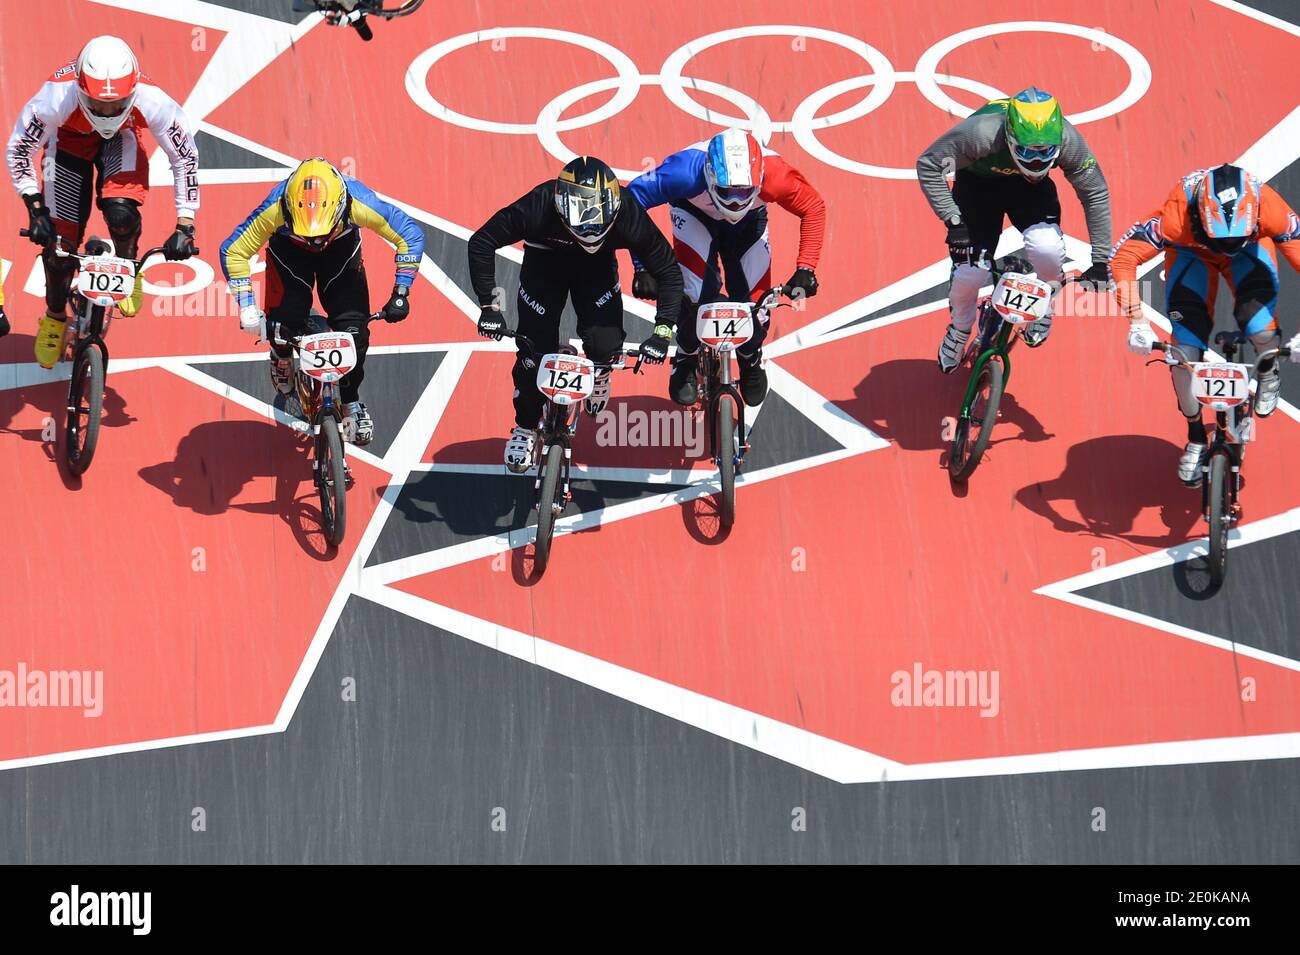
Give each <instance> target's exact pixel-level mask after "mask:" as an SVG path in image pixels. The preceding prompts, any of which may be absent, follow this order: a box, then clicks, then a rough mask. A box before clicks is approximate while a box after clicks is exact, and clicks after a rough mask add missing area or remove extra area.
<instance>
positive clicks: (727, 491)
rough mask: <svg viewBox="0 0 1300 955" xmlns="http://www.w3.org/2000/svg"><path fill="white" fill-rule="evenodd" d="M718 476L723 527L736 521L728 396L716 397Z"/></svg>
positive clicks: (733, 435)
mask: <svg viewBox="0 0 1300 955" xmlns="http://www.w3.org/2000/svg"><path fill="white" fill-rule="evenodd" d="M717 428H718V435H717V438H718V443H717V448H718V477H719V479H720V480H721V482H722V496H721V501H720V504H721V507H720V509H719V515H720V517H721V520H722V526H723V527H730V526H731V525H732V524H734V523H735V522H736V452H737V451H738V450H739V448H738V446H737V444H736V408H735V406H734V405H733V404H732V403H731V398H730V396H728V395H726V394H723V395H722V397H721V398H719V399H718V417H717Z"/></svg>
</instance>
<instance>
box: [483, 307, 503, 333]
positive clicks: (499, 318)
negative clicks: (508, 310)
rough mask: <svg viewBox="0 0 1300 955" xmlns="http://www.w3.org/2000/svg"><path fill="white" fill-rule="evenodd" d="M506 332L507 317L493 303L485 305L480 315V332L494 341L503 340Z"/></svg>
mask: <svg viewBox="0 0 1300 955" xmlns="http://www.w3.org/2000/svg"><path fill="white" fill-rule="evenodd" d="M505 332H506V317H505V316H504V315H502V314H501V313H500V312H498V311H497V310H496V309H495V308H493V307H492V306H491V305H484V306H483V308H482V311H480V312H479V316H478V333H479V334H480V335H482V336H483V337H484V338H490V339H492V340H493V341H494V342H499V341H501V338H502V336H503V335H505Z"/></svg>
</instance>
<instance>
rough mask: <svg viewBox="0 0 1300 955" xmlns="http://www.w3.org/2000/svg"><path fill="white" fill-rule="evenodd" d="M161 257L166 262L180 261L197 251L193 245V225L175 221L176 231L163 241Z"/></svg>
mask: <svg viewBox="0 0 1300 955" xmlns="http://www.w3.org/2000/svg"><path fill="white" fill-rule="evenodd" d="M162 249H163V258H164V259H166V260H167V261H168V262H180V261H181V260H183V259H188V258H189V257H190V256H191V255H193V254H194V253H195V252H197V251H198V249H196V248H195V247H194V226H192V225H181V224H180V223H179V222H178V223H176V231H175V232H173V233H172V234H171V235H169V236H168V237H167V241H166V242H164V243H163V247H162Z"/></svg>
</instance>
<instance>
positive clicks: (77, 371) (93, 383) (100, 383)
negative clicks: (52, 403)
mask: <svg viewBox="0 0 1300 955" xmlns="http://www.w3.org/2000/svg"><path fill="white" fill-rule="evenodd" d="M103 411H104V356H103V354H102V353H101V352H100V350H99V349H98V348H97V347H96V346H95V345H88V346H87V347H85V348H82V349H80V350H79V351H78V352H77V357H76V358H75V359H73V363H72V380H71V382H69V384H68V417H67V422H66V426H65V428H64V437H63V440H64V446H63V454H64V459H65V460H66V461H67V464H68V470H69V471H71V472H72V473H73V474H84V473H85V472H86V469H87V468H88V467H90V462H91V461H92V460H94V457H95V448H96V447H97V446H98V445H99V425H100V419H101V416H102V414H103Z"/></svg>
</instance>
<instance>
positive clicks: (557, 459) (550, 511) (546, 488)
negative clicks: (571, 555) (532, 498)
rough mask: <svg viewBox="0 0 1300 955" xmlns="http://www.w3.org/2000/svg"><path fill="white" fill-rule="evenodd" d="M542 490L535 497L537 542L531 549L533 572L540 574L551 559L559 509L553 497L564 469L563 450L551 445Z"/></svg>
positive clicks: (547, 455)
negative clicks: (561, 470) (552, 541)
mask: <svg viewBox="0 0 1300 955" xmlns="http://www.w3.org/2000/svg"><path fill="white" fill-rule="evenodd" d="M542 467H543V468H544V470H543V472H542V489H541V492H540V493H539V494H538V495H537V542H536V544H535V546H534V548H533V570H534V571H535V572H536V573H538V574H542V573H544V572H545V570H546V565H547V563H549V562H550V559H551V538H552V537H554V536H555V518H556V512H557V511H558V510H559V508H558V507H557V506H556V503H555V495H556V492H557V490H558V489H559V486H560V469H561V468H563V467H564V448H563V446H561V445H560V444H552V445H551V446H550V447H549V448H547V449H546V460H545V462H544V463H543V465H542Z"/></svg>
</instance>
